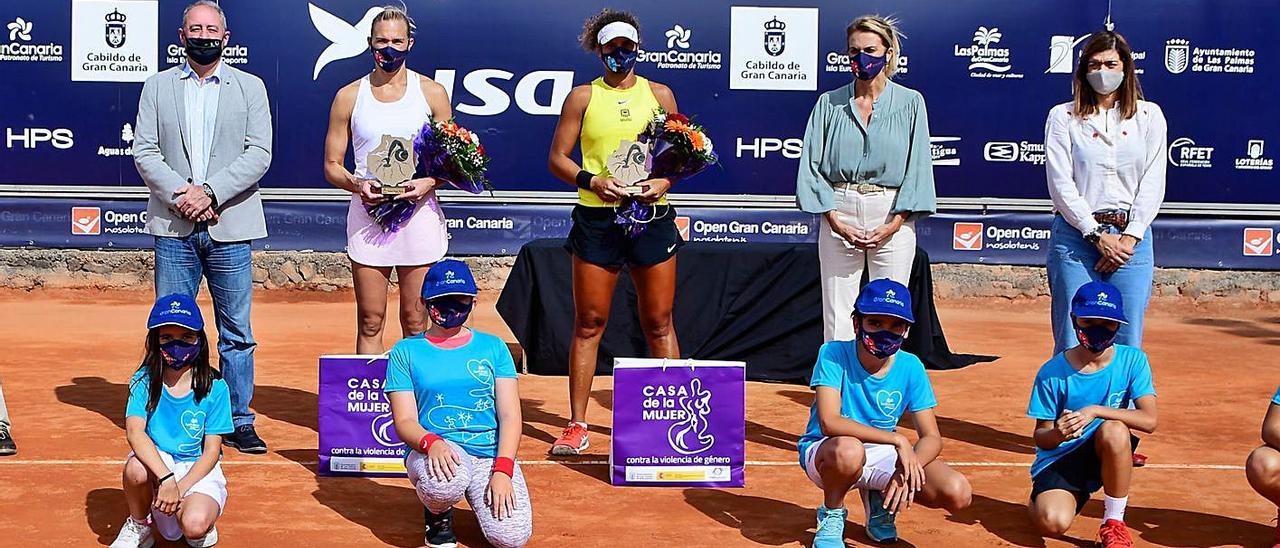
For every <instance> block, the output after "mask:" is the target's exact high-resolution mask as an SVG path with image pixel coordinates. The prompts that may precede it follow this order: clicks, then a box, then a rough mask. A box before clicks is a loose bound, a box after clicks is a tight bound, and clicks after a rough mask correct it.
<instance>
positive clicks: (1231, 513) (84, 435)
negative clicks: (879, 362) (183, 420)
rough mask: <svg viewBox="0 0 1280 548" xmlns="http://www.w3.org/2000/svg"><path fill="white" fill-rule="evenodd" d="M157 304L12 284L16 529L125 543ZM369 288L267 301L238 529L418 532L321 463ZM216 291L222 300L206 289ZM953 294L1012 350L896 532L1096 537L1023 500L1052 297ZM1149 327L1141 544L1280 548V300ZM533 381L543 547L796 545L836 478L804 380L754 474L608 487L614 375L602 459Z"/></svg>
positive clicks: (757, 452)
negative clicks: (1268, 453)
mask: <svg viewBox="0 0 1280 548" xmlns="http://www.w3.org/2000/svg"><path fill="white" fill-rule="evenodd" d="M205 295H207V293H206V294H205ZM496 297H497V295H496V294H493V293H486V294H484V295H482V299H484V302H483V303H482V305H481V308H480V309H479V312H478V313H477V315H476V316H474V318H475V319H474V320H473V324H472V325H474V326H475V327H477V328H479V329H482V330H486V331H491V332H495V333H499V334H501V335H503V336H504V337H505V338H506V339H508V340H512V338H511V336H510V333H508V332H507V329H506V327H505V326H504V325H503V323H502V321H501V319H499V318H498V316H497V314H496V312H494V309H493V302H494V300H495V299H496ZM151 299H152V295H151V293H149V292H120V291H113V292H99V291H52V290H37V291H34V292H18V291H10V292H3V293H0V308H2V309H3V311H4V313H3V315H2V316H0V348H3V351H2V352H0V378H3V381H4V388H5V395H6V397H7V400H8V405H9V410H10V413H11V414H12V418H13V421H14V427H13V428H14V435H15V438H16V440H17V442H18V446H19V450H20V452H19V454H18V455H17V456H14V457H8V458H3V459H0V544H2V545H7V546H16V545H28V546H45V545H50V546H53V545H66V546H91V545H106V544H109V543H110V542H111V540H112V539H114V538H115V536H116V533H117V531H118V528H119V527H120V525H121V523H122V522H123V520H124V518H125V515H126V514H127V510H126V507H125V501H124V496H123V494H122V492H121V488H120V465H121V462H122V459H123V457H124V455H125V454H127V453H128V451H129V449H128V445H127V443H126V441H125V437H124V430H123V427H124V407H125V400H126V394H127V390H126V386H125V383H126V382H127V380H128V379H129V377H130V375H131V374H132V373H133V371H134V369H135V367H136V365H137V363H138V361H139V358H140V356H141V349H142V339H143V336H144V334H145V330H144V329H143V327H142V326H143V324H144V322H145V318H146V315H147V311H148V310H149V307H150V305H151ZM352 302H353V300H352V296H351V295H350V294H349V293H333V294H323V293H310V292H289V291H272V292H260V293H259V295H258V296H257V298H256V302H255V303H254V310H253V321H254V334H255V336H256V338H257V339H258V342H259V348H258V353H257V391H256V394H255V398H254V407H255V409H256V411H257V413H258V421H257V424H258V430H259V432H260V433H261V434H262V436H263V438H264V439H265V440H266V441H267V442H268V444H270V446H271V452H270V454H268V455H266V456H259V457H249V456H245V455H241V454H239V453H237V452H235V451H234V450H231V451H229V452H228V453H227V454H226V459H225V461H224V469H225V471H226V475H227V478H228V488H229V491H230V496H229V499H228V504H227V508H226V514H225V516H224V517H223V519H222V520H220V521H219V522H218V529H219V532H220V534H221V539H222V542H221V544H220V545H221V546H228V547H236V546H252V547H256V548H261V547H264V546H312V547H321V546H377V545H389V546H420V545H421V543H422V510H421V508H422V507H421V505H420V503H419V502H418V500H417V498H416V496H415V494H414V491H413V490H412V488H410V486H409V484H408V482H407V481H405V480H403V479H385V480H370V479H360V478H317V477H316V475H315V461H316V459H317V455H316V447H317V443H316V441H317V440H316V432H317V424H316V400H317V396H316V378H317V373H316V357H317V356H318V355H320V354H325V353H348V352H350V350H351V347H352V346H353V342H352V341H353V333H352V326H353V320H354V318H353V316H354V305H353V304H352ZM393 302H394V301H393ZM202 306H203V307H204V308H205V314H206V315H209V314H211V307H210V305H209V303H208V301H207V298H206V299H205V300H202ZM938 308H939V313H940V315H941V318H942V321H943V324H944V326H945V328H946V330H947V335H948V339H949V342H950V343H951V346H952V348H953V349H955V350H956V351H959V352H973V353H985V354H997V355H1000V356H1001V359H1000V360H998V361H996V362H993V363H986V364H978V365H975V366H972V367H969V368H967V369H963V370H960V371H952V372H932V373H931V374H930V377H931V379H932V381H933V384H934V388H935V390H936V391H937V395H938V399H939V402H940V404H941V405H940V406H939V407H938V415H939V418H940V419H939V420H940V425H941V428H942V433H943V435H944V436H945V437H946V438H947V445H946V447H945V449H944V451H943V458H945V459H946V460H947V461H949V462H952V463H954V464H955V465H956V466H957V467H959V469H960V470H962V471H963V472H964V473H965V474H967V475H968V476H969V478H970V480H971V482H972V484H973V488H974V497H973V505H972V507H971V508H970V509H968V510H966V511H965V512H963V513H961V514H959V515H954V516H952V515H947V514H946V513H945V512H944V511H940V510H933V509H928V508H922V507H916V508H913V509H911V510H910V511H908V512H907V513H906V514H904V515H902V516H901V517H899V518H898V530H899V533H900V536H901V537H902V538H903V541H902V542H901V544H899V545H901V546H947V547H955V546H1010V545H1011V546H1044V545H1048V546H1064V545H1067V546H1069V545H1072V544H1073V543H1074V544H1078V545H1087V544H1088V543H1090V542H1091V541H1092V540H1093V538H1094V533H1095V531H1096V529H1097V527H1098V524H1099V517H1100V516H1101V512H1102V504H1101V502H1100V500H1095V501H1092V502H1090V504H1089V506H1087V507H1086V509H1085V511H1084V516H1083V517H1082V518H1081V519H1079V520H1077V522H1076V524H1075V526H1074V527H1072V529H1071V530H1070V531H1069V535H1070V537H1071V538H1072V539H1073V543H1063V542H1061V541H1049V542H1047V543H1045V542H1042V541H1041V540H1040V538H1039V537H1038V536H1037V535H1036V534H1035V533H1034V532H1033V530H1032V529H1031V527H1030V524H1029V523H1028V522H1027V521H1026V518H1025V514H1024V512H1025V510H1024V507H1023V505H1024V503H1025V499H1026V497H1027V494H1028V492H1029V490H1030V486H1029V481H1028V477H1027V467H1028V465H1029V463H1030V462H1031V460H1032V453H1033V449H1032V443H1033V442H1032V440H1031V438H1030V436H1029V434H1030V430H1031V420H1030V419H1027V418H1025V417H1024V411H1025V408H1026V400H1027V395H1028V393H1029V383H1030V380H1031V378H1032V377H1033V375H1034V373H1035V370H1036V368H1037V367H1038V366H1039V365H1040V364H1041V363H1042V362H1043V361H1044V359H1045V358H1046V357H1047V355H1048V353H1049V350H1050V345H1051V342H1050V338H1049V337H1048V336H1047V333H1048V326H1047V324H1048V321H1047V320H1048V314H1047V308H1048V301H1045V300H1041V301H1028V300H1022V301H1005V300H994V301H982V302H976V301H971V302H954V301H942V302H939V303H938ZM393 317H394V315H393ZM388 331H397V330H396V329H395V328H394V326H389V328H388ZM1146 333H1147V338H1146V341H1145V343H1144V346H1145V348H1146V350H1147V352H1148V353H1149V354H1150V356H1151V360H1152V364H1153V367H1154V370H1155V376H1156V378H1155V381H1156V388H1157V390H1158V392H1159V405H1160V407H1159V410H1160V428H1159V430H1158V431H1157V432H1156V434H1155V435H1154V436H1148V437H1146V439H1145V440H1144V441H1143V442H1142V452H1144V453H1146V454H1148V455H1150V457H1151V464H1150V465H1148V466H1147V467H1146V468H1143V469H1140V470H1138V471H1136V472H1135V475H1134V487H1133V491H1132V494H1131V496H1130V502H1129V511H1128V514H1127V518H1128V519H1127V521H1128V524H1129V527H1130V528H1131V529H1132V531H1133V533H1134V538H1135V540H1136V541H1137V543H1138V544H1140V545H1156V546H1262V545H1266V546H1269V545H1270V543H1271V542H1273V538H1274V537H1273V535H1274V533H1273V525H1272V520H1273V519H1274V518H1275V515H1276V514H1275V508H1274V507H1273V506H1271V505H1270V504H1269V503H1267V502H1266V501H1264V500H1263V499H1262V498H1260V497H1259V496H1257V495H1256V494H1254V493H1253V491H1252V490H1250V489H1249V486H1248V484H1247V483H1246V482H1245V479H1244V474H1243V471H1242V466H1241V465H1242V464H1243V461H1244V459H1245V456H1246V455H1247V454H1248V452H1249V450H1251V449H1252V448H1253V447H1254V446H1255V445H1257V444H1258V443H1259V434H1258V432H1259V428H1260V423H1261V419H1262V414H1263V412H1264V411H1265V409H1266V406H1267V402H1268V401H1269V399H1270V396H1271V395H1272V394H1273V393H1274V391H1275V387H1276V384H1277V382H1280V369H1278V368H1277V362H1278V361H1280V360H1277V359H1276V358H1275V356H1276V355H1277V352H1280V311H1278V310H1276V309H1275V308H1271V309H1256V308H1228V307H1225V306H1216V307H1213V308H1196V307H1193V306H1191V305H1189V304H1187V303H1186V302H1181V301H1164V302H1160V301H1157V302H1156V303H1155V304H1154V306H1153V307H1152V309H1151V310H1150V311H1149V312H1148V323H1147V331H1146ZM520 383H521V392H522V396H523V399H524V419H525V423H526V426H525V439H524V440H523V442H522V445H521V448H520V459H521V461H523V462H524V464H523V466H524V470H525V474H526V476H527V477H528V481H529V484H530V490H531V493H532V497H533V504H534V516H535V517H534V540H533V543H532V545H534V546H755V545H765V546H798V545H808V543H809V542H810V540H811V539H812V536H813V527H814V510H813V508H814V506H815V505H817V504H818V503H819V502H821V493H820V492H819V491H818V490H817V489H816V488H815V487H813V486H812V485H811V484H810V483H809V482H808V480H806V479H805V477H804V474H803V472H801V470H800V468H799V467H798V466H797V465H796V453H795V449H794V445H795V441H796V440H797V439H798V435H799V433H800V432H801V431H802V429H803V426H804V421H805V420H806V418H807V413H808V409H809V404H810V402H811V398H812V396H811V392H810V391H809V389H808V388H806V387H803V386H791V385H777V384H763V383H748V386H747V405H746V411H747V428H746V433H747V445H746V451H747V460H748V466H747V476H746V478H747V487H746V488H744V489H683V488H645V489H640V488H614V487H611V486H609V485H608V483H607V479H606V478H607V475H606V471H607V468H606V467H605V466H604V465H603V461H604V460H605V459H606V458H607V455H608V440H607V436H608V434H609V427H608V424H609V412H608V407H609V404H610V401H611V395H612V393H611V390H610V385H611V383H610V379H608V378H600V379H597V383H596V389H595V392H594V393H593V396H594V397H593V402H592V408H591V411H590V417H589V418H590V419H591V421H592V422H593V423H596V424H600V426H593V427H592V429H593V430H594V432H595V433H596V435H595V436H594V437H593V438H592V448H591V449H590V451H589V452H590V455H588V456H586V457H582V458H580V459H578V460H577V461H570V462H550V461H548V460H547V457H546V456H545V455H546V450H547V448H548V446H549V444H550V443H551V442H552V441H553V440H554V437H555V435H556V434H558V433H559V430H560V428H561V427H562V426H563V424H564V423H565V421H566V414H565V413H566V410H567V409H566V408H567V404H566V400H567V395H566V387H565V386H566V384H565V379H564V378H559V377H537V376H522V377H521V379H520ZM1098 498H1099V499H1100V495H1098ZM850 503H851V512H850V517H851V520H852V521H853V522H854V524H856V525H851V526H850V527H847V528H846V536H847V537H848V541H849V543H850V545H866V539H865V537H864V536H863V532H862V528H861V523H862V517H861V511H860V510H859V509H858V503H857V502H856V501H855V500H852V499H851V500H850ZM456 527H457V530H458V536H459V540H460V541H461V543H462V544H465V545H467V546H476V545H484V543H483V537H482V536H481V534H480V532H479V529H478V526H477V525H476V521H475V518H474V515H473V514H472V513H471V512H470V511H469V510H465V509H462V510H461V511H459V512H458V513H457V524H456ZM158 545H161V546H163V545H166V544H165V543H163V542H162V543H160V544H158ZM174 545H175V546H176V545H177V544H174ZM184 546H185V545H184Z"/></svg>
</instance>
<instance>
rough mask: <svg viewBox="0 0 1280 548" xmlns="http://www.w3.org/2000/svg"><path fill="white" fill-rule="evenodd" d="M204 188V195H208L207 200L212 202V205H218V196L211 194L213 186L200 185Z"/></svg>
mask: <svg viewBox="0 0 1280 548" xmlns="http://www.w3.org/2000/svg"><path fill="white" fill-rule="evenodd" d="M200 188H203V189H204V195H205V196H208V197H209V201H210V202H212V203H213V207H218V197H217V196H214V195H213V188H212V187H210V186H209V185H208V184H202V185H200Z"/></svg>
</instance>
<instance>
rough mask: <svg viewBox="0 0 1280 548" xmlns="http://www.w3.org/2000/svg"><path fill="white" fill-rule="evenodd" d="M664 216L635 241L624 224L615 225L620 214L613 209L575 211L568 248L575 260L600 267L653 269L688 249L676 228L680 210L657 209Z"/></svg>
mask: <svg viewBox="0 0 1280 548" xmlns="http://www.w3.org/2000/svg"><path fill="white" fill-rule="evenodd" d="M657 208H658V214H660V215H661V217H658V218H656V219H654V220H653V221H652V222H650V223H649V224H648V226H647V227H646V228H645V230H644V232H641V233H640V235H639V236H637V237H635V238H631V237H628V236H627V234H626V232H625V230H624V227H623V226H622V225H619V224H616V223H614V219H616V218H617V216H618V214H617V212H616V211H615V210H614V208H612V207H587V206H583V205H579V206H577V207H574V208H573V228H571V229H570V230H569V241H568V242H566V243H565V246H564V247H565V249H567V250H568V251H569V253H572V254H573V255H574V256H575V257H578V258H579V259H582V260H584V261H586V262H589V263H591V264H593V265H596V266H602V267H605V268H621V267H622V266H623V265H630V266H653V265H656V264H659V263H662V262H664V261H666V260H667V259H670V258H671V257H672V256H674V255H675V254H676V251H677V250H679V249H680V248H681V247H682V246H684V239H682V238H681V237H680V230H679V229H678V228H677V227H676V210H675V208H673V207H670V206H666V205H660V206H657Z"/></svg>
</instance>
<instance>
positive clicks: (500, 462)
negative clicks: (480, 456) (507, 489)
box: [493, 457, 516, 478]
mask: <svg viewBox="0 0 1280 548" xmlns="http://www.w3.org/2000/svg"><path fill="white" fill-rule="evenodd" d="M493 471H494V472H502V473H503V474H506V475H507V477H508V478H514V477H515V476H516V461H515V460H513V459H510V458H508V457H498V458H496V459H493Z"/></svg>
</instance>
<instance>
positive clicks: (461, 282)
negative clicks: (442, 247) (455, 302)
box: [422, 259, 476, 301]
mask: <svg viewBox="0 0 1280 548" xmlns="http://www.w3.org/2000/svg"><path fill="white" fill-rule="evenodd" d="M448 295H469V296H472V297H474V296H476V279H475V278H473V277H472V276H471V268H470V267H468V266H467V263H464V262H462V261H459V260H457V259H445V260H443V261H440V262H438V263H436V264H434V265H432V266H431V269H430V270H428V271H427V278H426V279H425V280H423V282H422V299H423V300H427V301H429V300H431V299H435V298H437V297H445V296H448Z"/></svg>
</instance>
